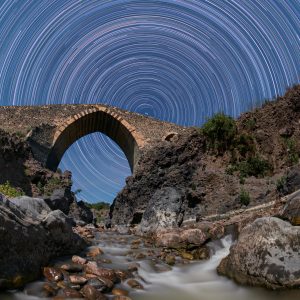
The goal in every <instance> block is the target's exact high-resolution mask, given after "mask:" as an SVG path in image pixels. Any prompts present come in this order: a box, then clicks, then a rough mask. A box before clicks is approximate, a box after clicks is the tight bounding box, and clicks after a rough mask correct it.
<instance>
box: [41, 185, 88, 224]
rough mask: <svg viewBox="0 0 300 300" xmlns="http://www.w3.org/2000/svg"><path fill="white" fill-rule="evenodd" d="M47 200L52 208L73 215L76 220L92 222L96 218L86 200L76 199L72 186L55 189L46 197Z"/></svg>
mask: <svg viewBox="0 0 300 300" xmlns="http://www.w3.org/2000/svg"><path fill="white" fill-rule="evenodd" d="M45 202H46V203H47V204H48V205H49V207H50V208H51V209H52V210H56V209H59V210H61V211H62V212H63V213H65V214H66V215H67V216H69V217H72V218H73V219H74V221H75V222H81V221H83V222H84V223H92V222H93V220H94V216H93V213H92V211H91V210H90V209H89V208H88V207H87V206H86V205H85V204H84V202H83V201H79V202H77V201H76V197H75V195H74V193H73V192H72V191H71V187H67V188H61V189H57V190H54V191H53V193H52V195H51V196H50V197H49V198H48V197H46V198H45Z"/></svg>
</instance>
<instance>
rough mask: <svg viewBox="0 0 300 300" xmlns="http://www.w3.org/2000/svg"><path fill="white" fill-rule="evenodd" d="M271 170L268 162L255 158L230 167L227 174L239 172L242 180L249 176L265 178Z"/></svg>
mask: <svg viewBox="0 0 300 300" xmlns="http://www.w3.org/2000/svg"><path fill="white" fill-rule="evenodd" d="M271 169H272V167H271V165H270V164H269V162H268V161H266V160H264V159H262V158H260V157H259V156H254V157H249V158H248V159H247V160H244V161H241V162H239V163H236V164H234V165H231V166H229V167H228V168H227V169H226V173H227V174H230V175H232V174H233V173H234V172H239V175H240V179H241V178H244V177H249V176H255V177H264V176H265V175H266V173H267V172H268V171H270V170H271Z"/></svg>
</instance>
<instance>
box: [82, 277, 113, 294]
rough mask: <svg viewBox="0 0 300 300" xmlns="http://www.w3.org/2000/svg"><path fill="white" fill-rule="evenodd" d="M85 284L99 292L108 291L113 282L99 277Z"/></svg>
mask: <svg viewBox="0 0 300 300" xmlns="http://www.w3.org/2000/svg"><path fill="white" fill-rule="evenodd" d="M87 284H88V285H91V286H93V287H94V288H95V289H96V290H98V291H100V292H104V291H110V290H111V289H112V287H113V285H114V284H113V282H112V281H110V280H109V279H105V278H101V277H98V278H91V279H89V280H88V282H87Z"/></svg>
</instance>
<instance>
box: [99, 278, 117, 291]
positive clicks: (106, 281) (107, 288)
mask: <svg viewBox="0 0 300 300" xmlns="http://www.w3.org/2000/svg"><path fill="white" fill-rule="evenodd" d="M98 280H99V281H100V282H102V284H103V286H104V289H103V291H105V292H107V291H110V290H111V289H112V288H113V286H114V283H113V282H112V281H111V280H110V279H108V278H104V277H101V276H98Z"/></svg>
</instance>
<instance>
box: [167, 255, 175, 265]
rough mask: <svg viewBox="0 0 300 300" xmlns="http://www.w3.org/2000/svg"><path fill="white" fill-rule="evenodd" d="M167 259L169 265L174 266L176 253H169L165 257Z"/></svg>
mask: <svg viewBox="0 0 300 300" xmlns="http://www.w3.org/2000/svg"><path fill="white" fill-rule="evenodd" d="M165 261H166V263H167V264H168V265H170V266H173V265H175V261H176V259H175V255H173V254H167V256H166V257H165Z"/></svg>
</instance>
